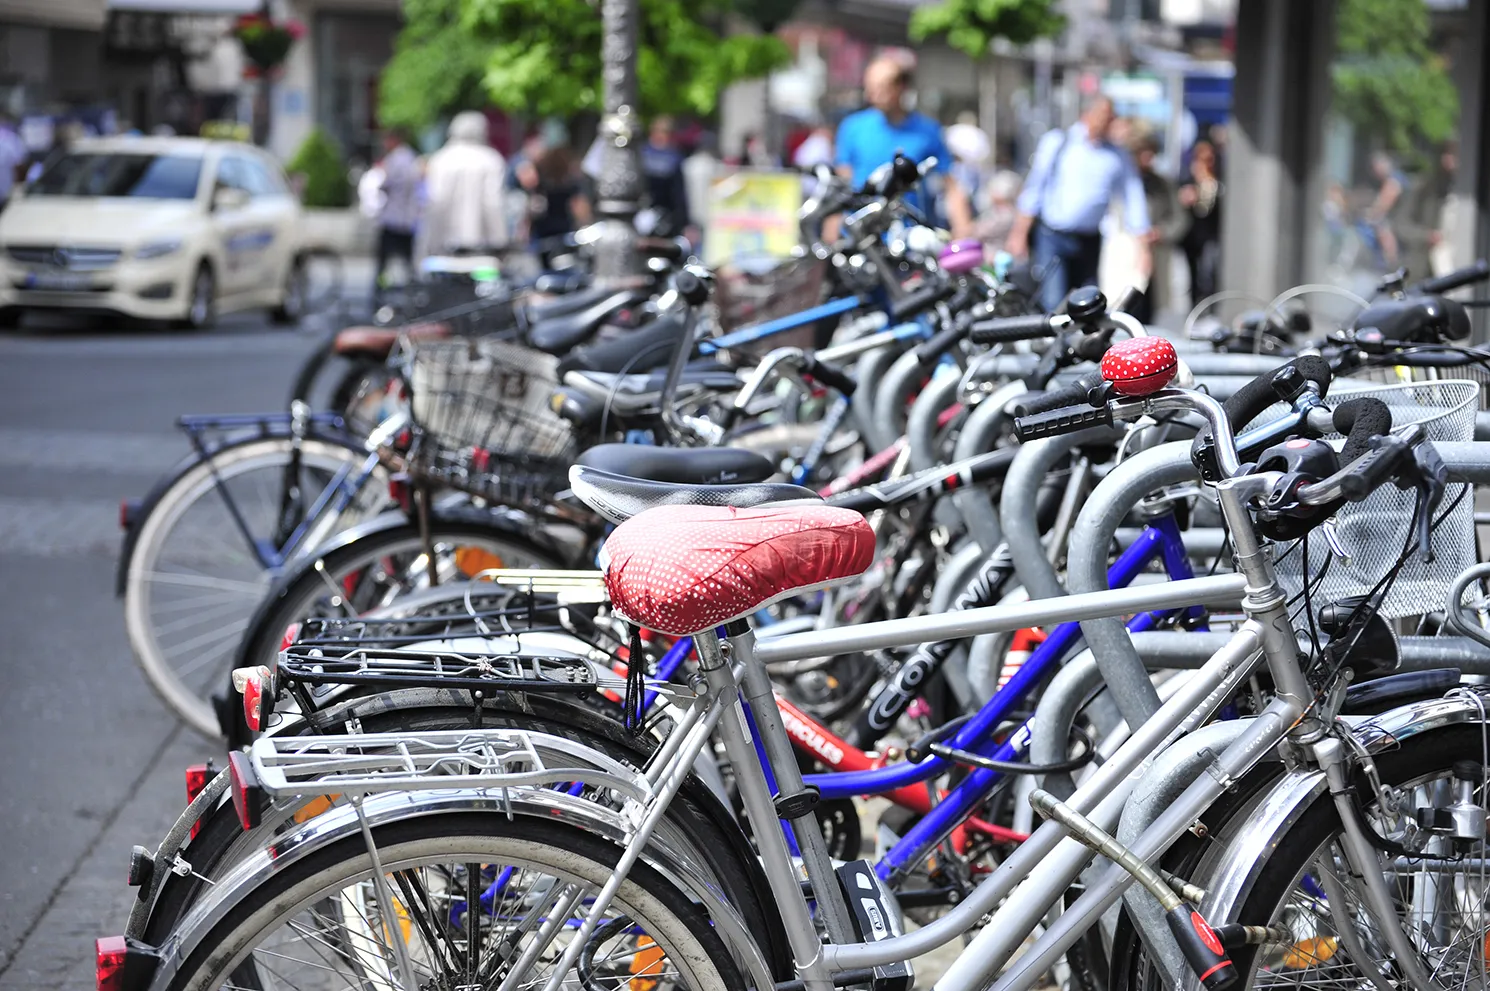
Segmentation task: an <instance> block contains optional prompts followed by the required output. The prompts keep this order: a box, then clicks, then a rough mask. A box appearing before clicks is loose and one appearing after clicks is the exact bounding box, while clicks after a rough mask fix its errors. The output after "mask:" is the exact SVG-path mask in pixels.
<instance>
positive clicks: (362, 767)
mask: <svg viewBox="0 0 1490 991" xmlns="http://www.w3.org/2000/svg"><path fill="white" fill-rule="evenodd" d="M543 753H548V754H549V755H550V756H551V757H553V758H556V763H558V764H559V766H555V767H550V766H548V765H547V764H545V763H544V760H543ZM249 761H250V763H251V765H252V768H253V773H254V776H255V777H256V778H257V787H259V788H260V789H262V790H263V792H264V793H265V794H267V795H268V796H270V797H272V798H283V797H292V796H309V795H326V794H336V795H349V796H356V795H372V794H377V793H379V792H390V791H448V790H455V789H465V788H483V789H484V788H524V787H541V786H552V785H565V784H574V783H583V784H588V785H594V786H596V787H601V788H610V789H613V790H615V791H617V792H620V793H621V794H623V795H626V796H627V797H630V798H634V799H637V800H639V801H645V800H646V799H647V798H648V796H649V794H650V791H651V789H650V788H649V786H648V785H647V783H646V779H645V778H643V777H642V776H641V775H640V774H638V773H637V772H636V771H634V770H633V769H631V768H629V767H626V766H625V765H623V764H621V763H620V762H618V761H615V760H612V759H610V758H608V757H605V756H604V755H602V754H600V753H598V752H597V751H594V750H592V749H590V748H588V747H585V746H584V745H582V744H579V743H576V742H574V741H571V740H566V739H564V738H562V737H557V736H550V735H548V734H544V733H531V732H528V731H526V730H514V729H485V730H434V731H430V732H422V733H353V734H348V735H345V736H316V737H304V736H295V737H263V738H260V739H258V740H255V741H254V743H253V746H252V748H250V750H249Z"/></svg>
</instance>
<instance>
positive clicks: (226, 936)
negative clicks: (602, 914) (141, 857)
mask: <svg viewBox="0 0 1490 991" xmlns="http://www.w3.org/2000/svg"><path fill="white" fill-rule="evenodd" d="M372 832H373V838H374V841H375V843H376V844H377V847H378V852H379V858H380V860H381V861H382V864H383V867H384V871H385V872H392V871H396V870H405V871H406V870H408V869H410V868H411V867H412V866H414V865H420V864H427V863H431V862H432V863H434V864H436V865H444V864H456V865H459V864H463V863H468V864H481V865H489V864H508V865H514V866H521V867H523V868H528V867H533V868H536V869H538V870H542V871H551V872H552V874H551V875H550V876H552V877H554V878H557V879H561V880H564V881H568V882H573V883H579V884H582V885H585V886H589V887H593V888H596V889H598V888H599V887H600V886H601V885H603V884H604V883H605V882H606V881H607V880H609V879H610V877H611V876H612V874H613V873H614V871H615V859H616V857H617V855H618V852H619V850H618V848H617V847H616V846H615V845H613V844H611V843H609V842H607V841H605V840H603V839H601V838H599V837H596V836H593V835H591V834H588V833H584V832H582V831H580V830H578V829H575V828H573V827H569V826H564V825H559V824H556V823H552V822H539V821H537V820H535V819H530V818H528V817H525V816H519V817H516V818H515V819H513V820H508V819H507V818H506V817H505V816H503V815H501V814H495V815H493V814H489V813H482V814H475V813H471V814H461V813H448V814H443V815H434V816H424V817H418V818H412V819H403V820H397V821H394V822H391V823H388V824H385V825H382V826H377V827H374V828H373V831H372ZM370 870H371V859H370V857H369V855H368V852H367V848H366V846H365V845H364V843H363V840H362V837H361V836H358V835H353V836H349V837H347V838H346V839H343V840H340V841H338V842H336V843H334V844H331V845H330V846H328V847H326V848H325V849H323V850H319V851H317V852H315V853H313V854H311V855H308V856H307V857H305V858H304V859H303V860H300V861H297V862H295V863H293V864H290V865H289V866H287V867H286V868H284V869H283V870H281V871H278V872H276V873H274V874H272V875H270V876H269V877H268V878H267V879H266V880H265V881H264V883H263V884H261V885H260V886H259V887H258V888H257V889H255V890H254V891H252V892H250V893H249V894H248V895H247V896H245V897H244V898H243V899H242V900H241V901H240V902H239V903H238V904H236V905H234V906H233V907H232V908H231V909H230V910H229V911H228V912H227V914H226V915H225V917H224V918H223V920H222V921H221V922H219V923H218V924H217V925H216V926H214V927H213V928H212V930H211V932H210V933H208V934H207V936H206V937H205V938H204V939H203V940H201V941H200V942H199V943H198V944H197V946H196V948H195V949H194V951H193V952H192V953H191V955H190V956H189V957H188V958H187V959H186V961H185V962H184V963H183V965H182V967H181V969H180V970H178V971H177V972H176V974H175V975H174V976H173V977H172V979H171V981H170V982H169V984H168V985H167V986H168V988H169V989H170V991H204V989H206V988H214V987H218V986H220V985H221V982H222V979H223V978H224V977H226V976H227V975H228V974H233V973H241V972H242V968H243V967H244V966H245V963H246V961H248V960H249V959H250V956H251V954H252V953H253V948H254V946H255V945H256V944H257V943H258V941H259V940H260V939H261V938H262V937H263V936H264V935H265V934H266V933H272V932H274V931H275V930H276V929H277V928H278V927H279V926H280V925H281V924H286V925H287V924H288V923H289V922H291V921H292V920H294V919H295V918H296V917H297V916H299V915H300V913H301V910H302V909H304V908H305V907H306V906H309V905H313V904H321V903H324V902H325V901H326V899H327V898H328V896H329V894H330V893H331V892H343V891H345V890H347V889H348V888H350V887H351V886H352V885H354V884H358V883H359V882H361V881H362V879H363V878H364V877H366V876H367V875H368V874H369V872H370ZM533 890H541V888H539V887H538V886H535V887H534V889H533ZM450 891H457V892H458V889H457V888H454V887H453V886H452V887H450V888H447V889H446V892H447V893H448V892H450ZM426 898H427V899H428V900H429V901H430V902H431V903H433V902H434V901H435V899H432V898H429V897H428V894H426ZM452 905H453V901H452ZM397 908H398V906H395V910H397ZM615 910H616V911H617V912H623V913H624V914H625V915H626V916H627V917H629V918H630V919H631V920H633V921H634V922H635V923H637V925H639V926H640V927H642V928H643V930H644V932H645V935H646V936H647V937H648V938H650V939H652V940H653V941H654V942H655V943H656V945H657V946H658V947H659V948H660V949H661V950H662V952H663V953H665V954H666V955H667V958H669V959H671V960H672V961H673V962H674V964H675V965H676V966H678V967H679V968H680V969H684V968H686V974H687V975H688V976H689V978H690V980H689V982H688V984H687V986H688V987H690V988H693V989H695V991H738V989H743V988H744V986H745V982H744V980H743V978H742V977H741V975H740V973H739V971H738V969H737V968H736V967H735V965H734V962H733V959H732V958H731V957H730V955H729V952H728V950H726V948H725V946H724V943H723V941H722V940H721V939H720V938H719V937H718V936H717V935H716V934H715V933H714V931H713V928H712V926H711V925H710V924H709V919H708V917H707V915H706V914H705V913H704V912H703V911H702V910H701V909H700V908H699V907H698V906H697V905H695V904H694V903H693V901H692V900H690V899H689V898H688V897H687V895H686V894H685V893H684V892H683V891H682V890H681V889H680V888H679V887H678V886H677V885H676V884H674V883H673V882H671V881H670V880H668V879H667V878H665V877H663V876H662V875H661V874H660V873H658V872H657V871H656V870H654V869H652V868H651V867H649V866H647V865H645V864H638V865H637V866H636V867H634V868H633V869H632V871H631V872H630V875H629V876H628V877H627V879H626V881H625V882H624V883H623V884H622V885H621V889H620V892H619V893H618V896H617V899H616V903H615ZM451 913H452V916H453V913H454V909H453V908H452V909H451ZM407 914H408V915H413V914H414V913H413V912H409V913H407ZM399 915H400V917H401V918H402V917H403V916H404V915H405V913H402V912H400V913H399ZM366 919H367V917H366V915H364V916H363V921H366ZM495 919H496V911H495V908H494V911H493V920H494V923H495ZM427 921H429V922H435V921H439V922H441V923H443V922H444V917H443V916H436V915H435V914H434V912H433V910H432V909H431V911H430V917H429V919H428V920H427ZM368 927H369V929H370V930H371V923H370V922H369V923H368ZM379 928H382V927H379ZM400 928H401V927H400ZM384 931H385V932H386V931H387V930H386V929H385V930H384ZM418 931H419V930H418V929H416V928H415V927H414V926H412V925H411V926H410V928H409V929H408V930H406V932H407V933H408V934H409V935H406V936H405V937H404V939H405V941H406V942H409V941H412V938H413V937H412V934H413V933H415V932H418ZM353 942H354V943H355V939H354V940H353ZM483 942H485V939H484V938H483ZM493 942H495V940H493ZM343 945H345V944H343ZM415 948H417V944H415ZM449 948H450V950H451V951H452V954H453V952H454V950H455V946H454V942H453V941H452V943H451V945H450V947H449ZM316 952H317V955H318V956H319V957H320V962H319V963H317V964H313V966H316V967H317V968H318V969H320V970H323V971H329V970H334V967H332V966H329V965H330V964H336V963H341V962H344V961H341V960H337V959H334V958H332V959H328V958H327V957H326V955H325V954H324V953H321V952H320V951H319V950H317V951H316ZM346 955H347V954H346V953H345V951H343V952H342V956H346ZM378 955H379V956H381V954H378ZM287 957H288V955H287V954H284V953H278V954H276V955H275V961H276V962H275V966H276V967H278V968H281V969H285V968H286V965H285V963H284V962H283V961H284V960H285V959H286V958H287ZM455 959H457V960H459V958H458V957H456V958H455ZM322 980H323V981H326V980H329V979H328V978H322ZM621 980H623V981H626V982H627V983H628V986H632V985H630V983H629V981H630V977H629V975H627V976H626V977H622V978H621ZM352 982H355V986H359V987H360V986H368V985H366V984H365V983H364V978H362V977H357V976H354V977H352V978H351V979H350V980H349V983H348V985H347V986H348V987H349V988H350V987H352V986H354V984H353V983H352ZM421 986H422V985H421Z"/></svg>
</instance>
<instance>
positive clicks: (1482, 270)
mask: <svg viewBox="0 0 1490 991" xmlns="http://www.w3.org/2000/svg"><path fill="white" fill-rule="evenodd" d="M1486 279H1490V261H1486V260H1485V259H1484V258H1481V259H1480V260H1479V261H1477V262H1475V263H1474V264H1473V265H1467V266H1465V267H1464V268H1461V269H1458V270H1456V271H1453V272H1450V273H1448V274H1447V275H1440V276H1439V277H1438V278H1436V279H1424V280H1423V281H1422V282H1417V283H1414V284H1413V285H1411V286H1408V288H1407V293H1408V294H1409V295H1413V296H1418V295H1426V296H1432V295H1436V294H1438V293H1444V292H1449V291H1451V290H1454V289H1458V288H1460V287H1461V286H1468V285H1473V284H1474V283H1476V282H1483V281H1485V280H1486Z"/></svg>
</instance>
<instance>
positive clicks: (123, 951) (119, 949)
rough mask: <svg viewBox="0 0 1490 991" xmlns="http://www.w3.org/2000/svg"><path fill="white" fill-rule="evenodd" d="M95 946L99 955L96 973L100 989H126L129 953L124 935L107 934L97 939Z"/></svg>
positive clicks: (109, 990) (118, 990) (96, 980)
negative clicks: (126, 965)
mask: <svg viewBox="0 0 1490 991" xmlns="http://www.w3.org/2000/svg"><path fill="white" fill-rule="evenodd" d="M93 948H94V952H95V954H96V955H97V964H96V967H95V969H94V975H95V982H96V983H95V986H96V987H97V988H98V991H124V960H125V958H126V957H127V956H128V955H129V945H128V944H127V943H125V941H124V937H123V936H105V937H104V938H103V939H99V940H95V941H94V943H93Z"/></svg>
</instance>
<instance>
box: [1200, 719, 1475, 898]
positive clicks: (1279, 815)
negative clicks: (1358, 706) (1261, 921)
mask: <svg viewBox="0 0 1490 991" xmlns="http://www.w3.org/2000/svg"><path fill="white" fill-rule="evenodd" d="M1484 711H1485V706H1484V705H1483V704H1477V703H1476V701H1475V700H1474V699H1473V698H1471V697H1470V696H1469V695H1468V693H1467V692H1460V693H1459V694H1457V695H1455V696H1450V697H1446V698H1440V699H1433V700H1430V701H1424V702H1414V703H1412V704H1410V705H1404V706H1401V707H1399V708H1396V709H1392V710H1391V711H1389V712H1385V713H1382V714H1381V715H1379V716H1370V717H1367V718H1364V719H1362V718H1351V717H1344V718H1345V719H1346V721H1347V722H1349V723H1351V724H1352V726H1353V728H1354V731H1355V735H1356V739H1358V740H1359V741H1360V742H1361V743H1362V744H1363V745H1364V746H1365V748H1366V751H1367V752H1368V753H1370V754H1379V753H1384V752H1386V751H1389V750H1392V749H1395V748H1396V747H1397V745H1398V744H1399V743H1400V742H1401V741H1403V740H1406V739H1408V738H1410V737H1414V736H1417V735H1419V734H1422V733H1427V732H1431V731H1433V730H1440V729H1444V728H1447V727H1449V726H1455V725H1460V724H1471V723H1472V724H1475V725H1479V724H1480V720H1481V713H1482V712H1484ZM1328 791H1329V785H1328V783H1327V782H1326V781H1325V776H1324V772H1323V771H1320V770H1301V771H1291V772H1289V773H1286V774H1284V775H1282V776H1281V777H1279V778H1278V780H1277V781H1276V782H1275V783H1274V784H1273V785H1272V786H1271V787H1269V788H1268V789H1267V790H1266V791H1265V792H1264V793H1263V794H1262V797H1261V799H1260V800H1259V801H1258V802H1256V804H1255V805H1254V807H1253V810H1252V811H1251V813H1250V814H1249V816H1248V818H1247V821H1246V822H1245V823H1244V824H1243V825H1242V827H1241V829H1240V830H1239V831H1238V832H1237V834H1236V835H1237V839H1236V840H1235V841H1234V842H1233V843H1231V844H1230V845H1229V846H1228V848H1227V850H1226V852H1225V854H1224V855H1223V857H1222V859H1221V860H1220V862H1218V863H1217V864H1216V867H1215V869H1214V871H1213V872H1212V874H1211V876H1210V880H1209V882H1208V883H1207V886H1206V900H1205V903H1204V905H1203V906H1201V914H1203V915H1204V916H1205V918H1206V920H1207V921H1208V922H1210V923H1211V924H1212V925H1223V924H1225V923H1228V922H1236V921H1238V920H1237V915H1238V913H1240V912H1241V910H1242V906H1243V905H1245V904H1246V902H1247V898H1248V896H1250V895H1251V893H1252V889H1253V887H1254V885H1255V883H1256V880H1257V877H1258V875H1259V874H1260V873H1261V871H1262V869H1263V868H1264V867H1265V866H1266V864H1267V860H1268V857H1269V855H1270V854H1271V852H1272V851H1273V850H1275V849H1276V848H1277V844H1278V842H1279V841H1280V840H1281V839H1282V838H1283V837H1284V836H1285V835H1286V834H1287V832H1288V830H1289V827H1291V826H1292V825H1293V824H1294V823H1295V822H1297V821H1298V820H1299V818H1300V817H1301V816H1303V814H1304V813H1305V812H1307V811H1308V810H1309V808H1310V807H1311V806H1312V805H1313V804H1314V802H1315V801H1317V800H1318V799H1320V798H1321V797H1322V796H1324V795H1326V794H1327V793H1328Z"/></svg>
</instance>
